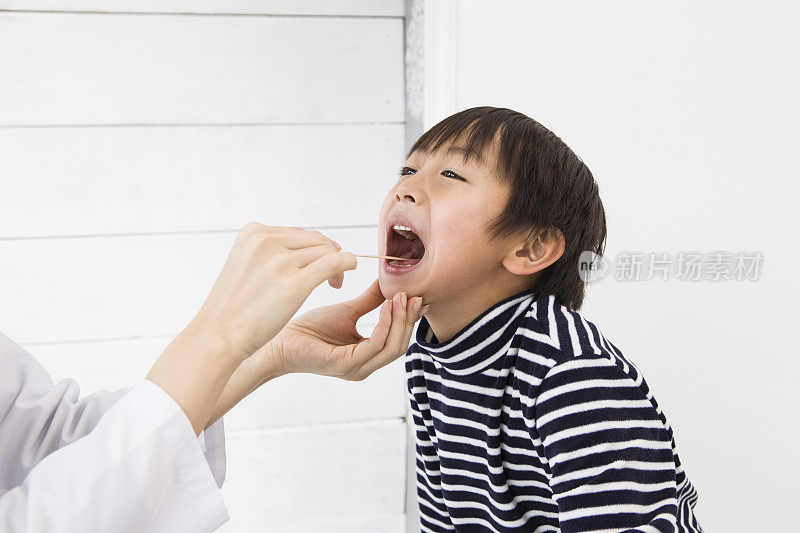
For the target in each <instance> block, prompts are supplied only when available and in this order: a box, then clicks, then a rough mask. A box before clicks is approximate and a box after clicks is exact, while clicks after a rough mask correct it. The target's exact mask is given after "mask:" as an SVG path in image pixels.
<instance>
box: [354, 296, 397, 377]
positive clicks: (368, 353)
mask: <svg viewBox="0 0 800 533" xmlns="http://www.w3.org/2000/svg"><path fill="white" fill-rule="evenodd" d="M392 307H393V302H392V300H384V302H383V305H382V306H381V312H380V316H379V318H378V325H377V326H375V328H374V329H373V330H372V334H371V335H370V336H369V338H368V339H366V340H365V341H362V342H361V343H359V344H358V345H357V346H356V348H355V350H354V351H353V364H354V365H355V366H356V367H360V366H361V365H363V364H364V363H365V362H366V361H368V360H370V359H372V358H373V357H375V355H376V354H378V353H380V351H381V350H383V347H384V346H385V345H386V337H388V335H389V330H390V328H391V325H392Z"/></svg>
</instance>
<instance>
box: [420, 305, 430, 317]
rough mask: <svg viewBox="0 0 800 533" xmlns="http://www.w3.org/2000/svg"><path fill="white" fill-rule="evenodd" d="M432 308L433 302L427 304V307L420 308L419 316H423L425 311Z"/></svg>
mask: <svg viewBox="0 0 800 533" xmlns="http://www.w3.org/2000/svg"><path fill="white" fill-rule="evenodd" d="M430 308H431V304H427V305H426V306H425V307H423V308H422V309H421V310H420V312H419V316H423V315H424V314H425V313H427V312H428V310H429V309H430Z"/></svg>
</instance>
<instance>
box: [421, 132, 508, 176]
mask: <svg viewBox="0 0 800 533" xmlns="http://www.w3.org/2000/svg"><path fill="white" fill-rule="evenodd" d="M436 155H441V156H443V157H445V158H451V157H453V158H460V159H461V161H462V163H464V164H472V165H475V166H478V167H482V168H483V169H484V170H486V171H489V172H491V171H493V170H494V168H495V166H496V155H495V146H494V144H492V145H489V146H485V147H484V148H483V150H482V151H481V150H479V149H476V148H472V149H471V148H470V147H469V146H468V144H467V143H466V142H464V141H463V140H458V139H457V140H455V141H453V142H451V143H449V144H448V145H446V146H442V147H440V148H438V149H435V150H434V149H427V150H419V149H418V150H414V152H412V153H411V155H410V156H409V158H411V157H414V156H419V157H422V158H423V159H424V158H427V157H433V156H436Z"/></svg>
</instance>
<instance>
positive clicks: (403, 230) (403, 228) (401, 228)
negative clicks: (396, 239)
mask: <svg viewBox="0 0 800 533" xmlns="http://www.w3.org/2000/svg"><path fill="white" fill-rule="evenodd" d="M392 229H393V230H394V231H396V232H397V233H399V234H400V235H402V236H403V237H405V238H406V239H410V238H411V237H412V236H414V237H416V236H417V234H416V233H414V230H413V229H411V228H409V227H408V226H401V225H400V224H395V225H394V226H392ZM409 234H410V235H409Z"/></svg>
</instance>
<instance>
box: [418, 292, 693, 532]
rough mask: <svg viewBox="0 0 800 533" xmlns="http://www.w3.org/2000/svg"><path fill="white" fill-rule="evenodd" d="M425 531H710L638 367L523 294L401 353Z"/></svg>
mask: <svg viewBox="0 0 800 533" xmlns="http://www.w3.org/2000/svg"><path fill="white" fill-rule="evenodd" d="M406 373H407V376H408V392H409V398H410V401H411V412H412V415H413V421H414V430H415V434H416V456H417V460H416V463H417V492H418V496H419V511H420V521H421V525H422V530H423V531H435V532H439V531H465V532H472V531H476V532H477V531H498V532H512V531H513V532H523V531H524V532H527V533H530V532H540V531H561V532H563V533H567V532H579V531H580V532H586V531H595V532H600V531H602V532H608V533H610V532H619V531H636V532H667V531H676V532H680V533H684V532H687V533H695V532H702V528H701V527H700V525H699V524H698V522H697V519H696V517H695V515H694V506H695V502H696V501H697V493H696V491H695V489H694V487H693V486H692V484H691V483H690V482H689V479H688V478H687V477H686V474H685V473H684V471H683V468H682V467H681V462H680V460H679V459H678V452H677V450H676V447H675V440H674V438H673V434H672V428H671V427H670V425H669V423H668V422H667V419H666V417H665V416H664V414H663V413H662V411H661V409H660V408H659V406H658V403H657V402H656V400H655V398H654V397H653V395H652V393H651V392H650V389H649V388H648V386H647V383H646V382H645V380H644V377H643V376H642V374H641V372H639V370H638V368H636V366H635V365H634V364H633V363H632V362H631V361H630V360H629V359H628V358H626V357H624V356H623V355H622V353H621V352H620V350H619V349H618V348H617V347H616V346H614V345H613V344H612V343H611V342H610V341H608V340H607V339H606V338H605V337H604V336H603V335H602V333H601V332H600V330H599V329H598V328H597V326H595V325H594V324H592V323H591V322H589V321H588V320H586V319H585V318H583V317H582V316H581V315H580V314H578V313H577V312H575V311H572V310H570V309H568V308H567V307H565V306H563V305H561V304H560V303H559V301H558V300H557V299H556V298H555V297H553V296H538V295H537V294H536V293H535V292H534V291H526V292H521V293H519V294H516V295H514V296H512V297H509V298H507V299H505V300H503V301H501V302H498V303H497V304H495V305H493V306H492V307H490V308H489V309H487V310H486V311H484V312H483V313H482V314H481V315H480V316H478V317H477V318H476V319H475V320H473V321H472V322H471V323H470V324H469V325H467V326H466V327H464V328H463V329H462V330H461V331H460V332H459V333H457V334H456V335H455V336H453V338H452V339H450V340H448V341H446V342H442V343H439V342H438V340H437V339H436V336H435V335H434V334H433V332H432V330H431V329H430V324H429V323H428V321H427V319H426V318H425V317H423V318H422V319H421V320H420V322H419V325H418V327H417V333H416V342H415V343H414V344H412V345H411V347H409V349H408V352H407V353H406Z"/></svg>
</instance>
